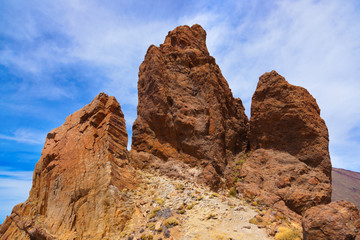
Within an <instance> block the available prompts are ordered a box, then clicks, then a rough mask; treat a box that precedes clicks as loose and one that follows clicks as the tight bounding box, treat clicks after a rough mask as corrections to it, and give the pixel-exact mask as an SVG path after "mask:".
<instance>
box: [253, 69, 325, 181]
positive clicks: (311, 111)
mask: <svg viewBox="0 0 360 240" xmlns="http://www.w3.org/2000/svg"><path fill="white" fill-rule="evenodd" d="M249 141H250V147H251V150H255V149H259V148H265V149H273V150H279V151H284V152H288V153H290V154H291V155H293V156H296V157H297V158H299V160H301V161H302V162H304V163H306V164H307V165H309V166H311V167H317V168H319V169H322V170H323V172H324V173H325V174H326V175H327V176H329V177H330V176H331V163H330V157H329V134H328V130H327V127H326V125H325V122H324V120H323V119H322V118H321V117H320V109H319V107H318V105H317V103H316V100H315V99H314V98H313V97H312V96H311V95H310V93H309V92H308V91H307V90H306V89H305V88H302V87H298V86H294V85H291V84H289V83H288V82H287V81H286V80H285V78H283V77H282V76H280V75H279V74H278V73H277V72H275V71H272V72H269V73H265V74H264V75H262V76H261V77H260V80H259V83H258V85H257V88H256V91H255V93H254V95H253V98H252V103H251V119H250V132H249Z"/></svg>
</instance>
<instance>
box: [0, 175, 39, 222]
mask: <svg viewBox="0 0 360 240" xmlns="http://www.w3.org/2000/svg"><path fill="white" fill-rule="evenodd" d="M32 174H33V173H32V171H9V170H7V169H0V196H1V198H0V222H3V221H4V220H5V216H6V215H10V214H11V210H12V208H13V207H14V206H15V205H16V204H18V203H21V202H23V201H25V200H26V199H27V197H28V196H29V191H30V188H31V184H32Z"/></svg>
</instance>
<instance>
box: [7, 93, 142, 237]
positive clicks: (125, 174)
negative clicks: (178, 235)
mask: <svg viewBox="0 0 360 240" xmlns="http://www.w3.org/2000/svg"><path fill="white" fill-rule="evenodd" d="M126 146H127V133H126V128H125V120H124V116H123V114H122V112H121V108H120V105H119V103H118V102H117V101H116V99H115V98H114V97H109V96H107V95H106V94H104V93H101V94H99V95H98V96H97V97H96V98H95V99H94V100H93V101H92V102H91V103H90V104H89V105H87V106H85V107H84V108H83V109H81V110H79V111H77V112H75V113H74V114H72V115H70V116H68V117H67V118H66V121H65V123H64V125H62V126H61V127H59V128H57V129H54V130H53V131H51V132H50V133H49V134H48V135H47V139H46V142H45V147H44V149H43V152H42V157H41V158H40V160H39V162H38V163H37V164H36V167H35V171H34V176H33V186H32V188H31V191H30V196H29V198H28V199H27V200H26V202H24V203H21V204H19V205H17V206H15V207H14V209H13V212H12V214H11V215H10V217H7V218H6V220H5V222H4V224H2V225H1V229H0V238H1V239H16V237H18V238H19V239H103V238H114V237H115V236H118V234H119V233H120V232H121V230H122V228H123V227H124V224H125V223H126V221H127V219H129V218H130V217H131V214H132V208H133V206H132V203H131V202H128V198H127V197H126V192H124V191H123V190H125V189H134V188H135V187H136V185H137V180H136V175H135V173H134V170H133V169H132V168H131V167H130V166H129V165H128V160H127V149H126Z"/></svg>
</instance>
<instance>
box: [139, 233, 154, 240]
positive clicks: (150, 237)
mask: <svg viewBox="0 0 360 240" xmlns="http://www.w3.org/2000/svg"><path fill="white" fill-rule="evenodd" d="M140 239H141V240H153V239H154V236H153V235H151V234H149V235H145V234H143V235H141V237H140Z"/></svg>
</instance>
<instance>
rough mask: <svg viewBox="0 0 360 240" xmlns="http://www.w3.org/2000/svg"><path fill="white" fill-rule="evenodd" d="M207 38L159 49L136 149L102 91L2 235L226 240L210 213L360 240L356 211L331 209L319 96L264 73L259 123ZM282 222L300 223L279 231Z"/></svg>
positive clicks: (145, 86) (143, 76) (197, 31)
mask: <svg viewBox="0 0 360 240" xmlns="http://www.w3.org/2000/svg"><path fill="white" fill-rule="evenodd" d="M205 41H206V33H205V31H204V30H203V29H202V28H201V26H199V25H194V26H192V27H188V26H181V27H177V28H176V29H174V30H173V31H171V32H169V33H168V35H167V37H166V38H165V41H164V43H163V44H161V45H160V47H156V46H150V47H149V49H148V51H147V53H146V56H145V59H144V61H143V63H142V64H141V66H140V70H139V80H138V91H139V105H138V116H137V119H136V121H135V123H134V125H133V137H132V150H131V152H130V153H129V152H128V151H127V149H126V146H127V133H126V129H125V120H124V116H123V114H122V112H121V108H120V105H119V103H118V102H117V101H116V100H115V98H114V97H109V96H107V95H106V94H104V93H101V94H99V95H98V96H97V97H96V98H95V99H94V100H93V101H92V102H91V103H90V104H89V105H87V106H85V107H84V108H83V109H81V110H79V111H77V112H75V113H74V114H72V115H70V116H69V117H68V118H67V119H66V121H65V123H64V125H62V126H61V127H59V128H57V129H54V130H53V131H51V132H50V133H49V134H48V136H47V139H46V142H45V147H44V149H43V152H42V156H41V158H40V160H39V162H38V163H37V164H36V167H35V171H34V175H33V186H32V189H31V191H30V196H29V198H28V199H27V200H26V201H25V202H24V203H21V204H19V205H16V206H15V207H14V209H13V211H12V213H11V215H10V216H9V217H7V218H6V220H5V222H4V223H3V224H2V225H1V226H0V239H1V240H3V239H4V240H5V239H6V240H7V239H31V240H33V239H40V240H43V239H46V240H52V239H133V238H134V237H136V238H138V239H139V238H141V239H153V238H152V237H153V235H152V234H155V235H157V237H160V235H161V234H162V235H163V236H164V237H165V238H169V236H174V237H175V238H176V239H181V237H184V236H185V237H184V239H188V238H189V236H191V238H192V237H197V236H201V237H202V238H204V239H205V238H211V237H214V238H215V237H216V238H218V237H219V238H221V239H223V238H225V237H224V236H223V235H217V234H218V233H216V232H214V233H213V232H211V231H209V229H211V228H213V225H214V224H213V223H212V222H207V223H206V224H205V225H204V224H203V221H208V220H211V221H212V220H216V223H215V225H216V224H218V225H217V226H216V228H213V229H215V230H216V229H217V230H216V231H220V230H221V231H222V233H224V234H227V233H228V231H227V230H229V229H228V228H229V226H230V227H231V228H234V229H235V230H236V231H234V232H236V234H234V232H232V231H230V232H231V234H232V235H231V236H230V235H229V236H227V237H228V238H229V237H231V238H233V237H234V236H235V235H236V236H239V237H243V236H246V237H245V238H246V239H259V236H262V237H261V238H260V239H268V237H266V236H264V234H265V231H264V230H263V229H257V231H253V229H252V228H251V226H248V225H247V224H250V223H253V224H257V225H258V226H259V228H261V227H267V228H271V229H269V230H270V232H269V234H271V235H272V236H274V235H275V234H284V233H285V232H286V231H290V232H291V231H293V232H295V233H296V236H300V235H301V227H300V225H299V226H298V227H297V225H296V224H293V226H296V227H293V228H291V224H289V222H288V221H287V220H286V221H283V220H284V219H285V218H287V219H291V220H295V221H296V222H298V223H299V222H300V219H301V215H304V217H303V226H304V233H305V234H304V237H305V239H355V235H356V234H357V235H358V236H357V237H358V238H360V237H359V228H360V220H359V212H358V210H357V209H356V208H355V206H353V205H352V204H350V203H347V202H344V201H339V202H335V203H331V204H329V205H321V204H324V203H329V202H330V199H331V163H330V157H329V150H328V144H329V138H328V131H327V128H326V125H325V122H324V120H323V119H322V118H321V117H320V109H319V107H318V105H317V103H316V100H315V99H314V98H313V97H312V96H311V95H310V93H309V92H308V91H307V90H306V89H304V88H302V87H297V86H293V85H291V84H289V83H288V82H287V81H286V80H285V79H284V78H283V77H282V76H280V75H279V74H277V73H276V72H275V71H272V72H270V73H265V74H264V75H263V76H261V77H260V80H259V83H258V85H257V89H256V91H255V93H254V95H253V99H252V106H251V119H250V122H249V121H248V118H247V117H246V115H245V113H244V107H243V105H242V102H241V100H240V99H235V98H234V97H233V95H232V93H231V90H230V88H229V86H228V83H227V82H226V80H225V79H224V77H223V76H222V74H221V71H220V69H219V67H218V65H217V64H216V62H215V59H214V58H213V57H211V56H210V54H209V52H208V50H207V47H206V42H205ZM135 168H138V170H137V171H135V170H134V169H135ZM139 169H146V170H147V169H150V170H157V172H156V171H142V170H139ZM159 173H160V174H159ZM164 175H167V176H164ZM169 177H170V178H169ZM174 177H175V178H181V179H174ZM193 181H196V182H197V183H198V182H200V183H203V184H205V185H207V186H210V187H211V188H212V190H217V189H219V188H221V187H225V186H229V185H230V186H231V187H232V188H231V189H230V191H228V190H226V193H228V194H226V195H231V196H235V197H237V198H242V197H245V198H246V199H241V200H239V199H237V198H235V199H232V198H231V197H230V196H225V195H224V194H223V193H224V191H222V192H221V191H220V193H222V194H223V195H222V196H221V195H219V194H218V193H214V192H210V191H209V189H207V187H206V188H204V189H206V190H204V189H201V188H202V186H201V184H197V183H196V184H194V183H193ZM225 184H226V185H225ZM239 192H241V193H242V194H239ZM249 199H250V200H251V201H252V204H253V205H254V206H255V207H258V210H259V211H258V212H259V214H258V215H257V216H256V217H253V218H252V216H250V215H253V214H255V212H251V213H249V212H248V211H246V212H247V213H244V212H241V211H243V210H244V209H245V208H244V206H239V205H240V204H242V203H243V202H245V200H246V201H248V200H249ZM261 203H264V204H261ZM197 205H199V206H198V207H197ZM207 205H210V207H209V206H207ZM205 206H207V207H208V208H205ZM220 206H221V208H220ZM313 206H316V207H313ZM193 208H195V209H197V208H198V209H197V212H191V210H192V209H193ZM215 208H216V210H214V211H215V212H201V209H208V210H209V211H212V210H211V209H215ZM229 208H230V210H229ZM233 208H234V209H233ZM274 209H275V210H274ZM199 211H200V212H199ZM304 213H305V214H304ZM218 214H220V215H221V217H219V218H218ZM227 214H229V215H230V216H227ZM200 215H202V216H200ZM240 215H241V216H240ZM244 216H246V219H245V218H244V219H242V218H243V217H244ZM240 218H241V221H240V220H239V219H240ZM239 223H241V224H240V225H239ZM259 223H260V224H259ZM198 224H200V225H201V226H200V225H198ZM283 224H288V225H289V226H290V228H289V229H286V228H284V227H283V228H282V230H283V232H281V231H280V228H279V231H278V232H277V229H278V227H279V226H283ZM269 226H270V227H269ZM172 227H174V229H172V230H169V229H170V228H172ZM181 227H184V229H182V228H181ZM144 228H146V229H144ZM299 228H300V230H299ZM284 229H285V230H284ZM215 230H214V231H215ZM225 230H226V231H225ZM161 231H163V232H162V233H161ZM196 231H197V233H196V234H198V233H199V234H200V235H196V234H195V235H194V232H196ZM238 233H239V234H238ZM145 234H146V235H145ZM181 234H185V235H181ZM278 236H279V235H278ZM333 236H336V238H331V237H333ZM125 237H128V238H125ZM201 237H200V238H201ZM235 238H237V237H235Z"/></svg>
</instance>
